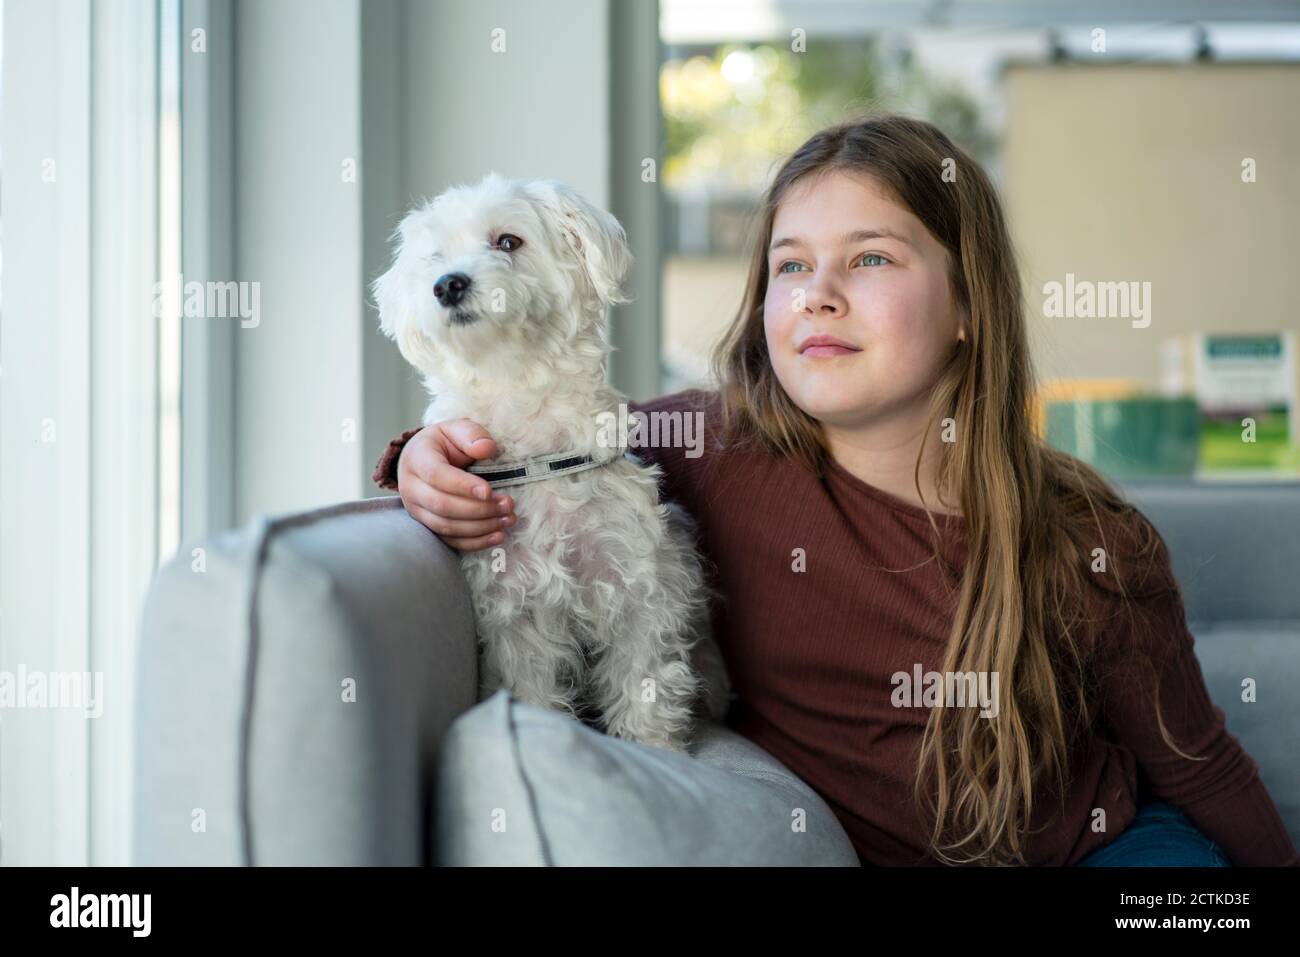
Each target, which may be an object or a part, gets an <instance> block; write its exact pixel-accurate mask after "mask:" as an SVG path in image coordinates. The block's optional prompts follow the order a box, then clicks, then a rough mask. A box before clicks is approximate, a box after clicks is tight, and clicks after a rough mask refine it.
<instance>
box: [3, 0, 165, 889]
mask: <svg viewBox="0 0 1300 957" xmlns="http://www.w3.org/2000/svg"><path fill="white" fill-rule="evenodd" d="M0 15H2V16H3V18H4V41H3V42H4V50H3V71H4V79H3V83H4V90H5V94H6V95H5V109H4V116H3V127H0V138H2V142H3V158H4V159H3V162H4V176H3V184H2V186H0V188H2V189H3V191H4V195H3V200H2V203H0V208H3V210H4V224H3V226H4V247H3V253H4V272H3V275H2V276H0V281H2V282H3V310H2V311H0V670H3V671H7V672H10V673H16V672H17V670H18V668H19V666H20V665H21V666H23V667H25V668H26V669H27V671H28V672H29V673H30V672H31V671H33V670H44V671H51V672H90V673H91V674H95V673H102V675H103V703H102V708H103V710H102V714H101V716H99V717H97V718H88V717H86V716H85V715H84V714H83V713H82V712H80V711H76V710H71V711H70V710H59V709H51V708H42V709H38V708H14V709H9V710H6V711H4V712H3V713H0V822H3V825H2V827H3V830H0V864H4V865H6V866H7V865H86V864H89V865H121V864H128V863H130V848H131V840H132V833H131V830H132V828H131V821H132V814H131V801H132V787H131V783H132V776H133V754H134V735H135V723H134V710H135V708H134V689H135V664H136V662H135V651H136V647H137V629H138V617H139V611H140V606H141V603H142V600H143V597H144V593H145V590H146V589H147V587H148V584H149V581H150V578H151V576H152V573H153V570H154V568H155V567H156V564H157V533H158V508H157V501H158V500H157V491H158V444H157V443H158V428H157V425H158V362H157V359H158V353H157V343H158V322H157V320H156V319H155V318H154V317H153V315H152V300H153V287H154V283H155V282H156V280H157V277H158V207H157V198H158V190H157V164H158V136H157V133H158V128H157V116H158V102H157V90H158V86H157V84H158V75H157V69H158V66H157V64H158V60H157V51H158V6H157V2H156V0H115V2H113V3H94V4H92V3H91V2H89V0H56V2H52V3H51V2H42V0H5V4H4V7H3V11H2V12H0ZM19 91H20V94H21V95H15V93H17V92H19ZM47 160H52V161H53V164H54V169H55V170H56V171H57V175H56V180H55V182H54V183H48V182H45V181H43V179H42V171H43V169H45V168H47V165H48V164H47V162H46V161H47ZM51 424H52V426H53V429H54V431H53V433H52V436H53V441H49V439H50V437H51V432H50V426H51Z"/></svg>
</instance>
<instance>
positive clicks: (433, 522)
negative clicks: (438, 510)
mask: <svg viewBox="0 0 1300 957" xmlns="http://www.w3.org/2000/svg"><path fill="white" fill-rule="evenodd" d="M411 514H412V516H413V517H414V518H415V519H417V520H418V521H419V522H420V523H421V524H423V525H424V526H425V527H426V528H428V529H429V530H430V531H431V532H434V533H435V534H436V535H437V536H438V537H439V538H441V539H442V540H443V541H444V542H446V543H447V544H448V545H450V546H451V547H452V548H454V549H456V550H458V551H462V552H476V551H479V550H480V549H484V548H491V547H492V546H493V545H500V544H501V543H502V542H503V541H505V537H504V536H505V532H504V531H503V530H501V529H499V528H498V529H497V530H495V531H492V532H490V533H489V534H486V535H469V536H463V535H444V534H443V533H442V532H439V531H438V529H439V527H442V526H444V525H445V524H446V523H445V522H443V521H442V520H441V519H439V518H438V516H436V515H434V514H433V513H432V512H430V511H429V510H428V509H425V508H420V507H419V506H418V505H413V506H411Z"/></svg>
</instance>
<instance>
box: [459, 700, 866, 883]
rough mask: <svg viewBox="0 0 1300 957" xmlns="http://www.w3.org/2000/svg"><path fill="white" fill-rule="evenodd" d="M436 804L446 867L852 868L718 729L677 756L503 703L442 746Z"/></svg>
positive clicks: (787, 778)
mask: <svg viewBox="0 0 1300 957" xmlns="http://www.w3.org/2000/svg"><path fill="white" fill-rule="evenodd" d="M437 803H438V847H439V851H440V853H439V857H438V863H440V864H446V865H469V864H472V865H547V864H550V865H555V866H621V865H648V866H682V865H685V866H695V865H710V866H744V865H776V866H780V865H793V866H799V865H830V866H850V867H852V866H857V865H858V858H857V854H856V853H855V851H854V849H853V846H852V844H851V843H850V842H849V839H848V836H847V835H846V834H845V833H844V830H843V828H842V827H841V826H840V823H839V822H838V821H837V820H836V819H835V816H834V814H833V813H832V812H831V810H830V808H828V807H827V806H826V804H825V802H823V801H822V799H821V798H820V797H818V796H817V794H816V792H815V791H813V790H812V789H811V788H810V787H808V786H807V785H806V784H804V783H803V782H802V781H801V780H799V778H798V777H796V776H795V775H794V774H793V773H792V772H791V771H789V770H788V769H787V768H786V767H785V766H784V765H782V764H781V763H780V762H778V761H777V760H776V759H775V758H773V757H771V756H770V755H768V754H767V753H766V752H764V751H763V750H762V749H761V748H759V747H758V746H756V745H754V744H752V743H751V742H749V741H748V740H746V739H745V738H743V737H741V736H740V735H738V734H737V733H735V732H734V731H731V730H730V729H728V728H727V727H726V726H724V725H721V724H714V723H709V724H705V725H703V726H702V727H701V729H700V731H699V733H698V735H697V737H696V739H695V741H694V742H693V745H692V753H691V754H681V753H677V752H672V751H665V750H663V749H661V748H653V747H649V746H646V745H641V744H636V743H633V742H630V741H624V740H621V739H618V738H612V737H609V736H607V735H605V734H603V733H601V732H600V731H598V730H596V729H594V728H591V727H589V726H587V725H585V724H583V723H581V722H579V721H576V720H574V719H572V718H571V717H568V716H567V715H564V714H560V713H558V712H552V711H547V710H544V709H542V708H538V707H535V706H533V705H530V704H524V703H523V702H520V701H519V700H518V699H516V698H514V697H513V696H512V695H511V694H510V693H509V692H508V691H505V690H499V691H497V692H495V693H494V694H492V695H491V696H490V697H488V698H487V699H486V700H485V701H483V702H481V703H480V704H478V705H477V706H475V707H474V708H472V709H470V710H469V711H468V712H466V713H465V714H463V715H461V716H460V717H459V718H458V719H457V720H456V722H455V723H454V724H453V725H452V726H451V729H450V730H449V731H448V732H447V737H446V739H445V740H444V742H443V750H442V754H441V758H440V773H439V775H438V790H437Z"/></svg>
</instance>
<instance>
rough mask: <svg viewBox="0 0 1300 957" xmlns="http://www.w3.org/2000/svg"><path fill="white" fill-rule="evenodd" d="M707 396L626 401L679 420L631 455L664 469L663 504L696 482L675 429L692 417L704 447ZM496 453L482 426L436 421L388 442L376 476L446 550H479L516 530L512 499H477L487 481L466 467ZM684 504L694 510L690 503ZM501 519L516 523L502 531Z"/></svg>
mask: <svg viewBox="0 0 1300 957" xmlns="http://www.w3.org/2000/svg"><path fill="white" fill-rule="evenodd" d="M709 397H710V394H709V393H705V392H701V391H698V390H690V391H687V392H678V393H674V394H673V395H668V396H663V397H661V398H658V399H651V400H649V401H648V402H629V403H628V414H629V416H630V415H631V414H632V413H634V412H641V413H644V414H646V415H647V416H649V415H653V414H654V413H659V414H660V416H661V418H663V419H667V418H669V417H673V416H675V418H673V422H672V423H667V422H665V423H664V428H663V429H658V428H657V429H655V430H654V432H653V433H652V435H653V436H654V438H655V439H656V440H657V441H653V442H652V443H651V444H646V445H642V446H638V447H635V448H634V449H633V450H632V451H634V452H635V454H636V455H637V456H638V457H639V458H641V459H642V460H643V461H644V462H646V463H647V464H650V465H656V466H658V467H659V469H660V481H661V492H662V493H663V496H664V497H665V498H669V499H677V498H678V495H679V494H683V496H684V497H686V498H693V496H689V495H685V493H687V492H689V490H690V489H689V487H690V484H691V483H690V482H689V480H688V479H687V477H686V474H685V473H687V472H688V471H689V472H692V473H693V472H694V470H693V469H687V468H685V467H684V465H683V462H684V461H686V460H688V459H689V457H690V455H691V454H692V452H691V450H690V449H688V448H686V447H685V445H684V444H683V442H682V441H681V439H682V435H681V433H680V430H678V429H675V428H673V427H670V426H675V425H677V424H680V423H681V422H682V421H683V420H684V417H686V416H691V425H692V428H691V429H690V430H688V432H687V433H686V436H685V438H686V439H687V440H689V441H690V442H691V443H692V444H699V443H702V441H703V436H702V435H697V434H696V432H698V431H700V430H699V429H698V428H695V426H698V425H700V424H701V423H702V422H703V421H705V420H707V419H708V418H710V416H709V415H707V414H706V413H705V411H704V404H705V402H706V401H707V399H708V398H709ZM696 413H698V415H696ZM708 424H709V425H711V424H712V423H711V422H710V423H708ZM665 437H666V438H667V440H668V441H666V442H665V441H663V440H664V438H665ZM493 454H495V444H494V443H492V442H491V436H489V435H488V434H487V432H485V431H484V430H483V428H482V427H481V426H479V425H477V424H475V423H472V422H469V421H468V420H464V419H459V420H455V422H450V423H448V422H444V423H438V424H436V425H431V426H427V427H424V428H413V429H408V430H407V431H405V432H403V433H402V434H401V435H399V436H398V437H396V438H395V439H393V440H392V441H391V442H389V443H388V446H387V448H385V449H384V451H383V453H382V454H381V455H380V457H379V461H378V462H377V463H376V464H375V470H374V474H373V475H372V476H371V478H372V479H373V481H374V482H375V484H377V485H378V486H379V487H380V488H386V489H394V490H396V491H397V492H398V493H399V494H400V495H401V498H402V504H403V505H404V506H405V508H406V510H407V511H408V512H409V513H410V514H411V517H412V518H414V519H416V521H418V522H420V523H421V524H423V525H425V526H426V527H427V528H429V529H430V530H431V531H433V532H434V533H435V534H437V535H439V536H440V537H441V538H442V539H443V541H445V542H447V544H449V545H451V546H452V547H454V548H458V549H461V550H465V551H475V550H478V549H482V548H488V547H490V546H492V545H495V544H498V543H499V542H500V541H502V537H501V536H503V535H504V534H508V530H509V528H510V527H511V525H512V524H513V514H514V499H513V497H511V496H510V495H508V494H496V495H492V496H489V497H488V498H486V499H485V498H481V497H479V498H476V497H475V494H474V493H475V491H478V492H480V493H481V492H483V491H484V490H485V487H486V485H487V483H486V482H485V481H484V480H483V479H481V478H478V477H476V476H473V475H472V474H471V473H469V472H467V471H465V469H464V466H466V465H468V464H470V463H471V462H472V461H474V460H476V459H478V460H481V459H484V458H487V457H490V456H491V455H493ZM506 491H507V492H508V490H506ZM498 502H504V503H505V504H506V510H505V512H503V513H501V512H498ZM683 504H684V505H686V506H687V507H688V509H689V508H691V507H692V504H693V503H692V502H690V501H683ZM502 518H509V519H511V521H510V522H509V523H507V524H506V525H505V526H504V527H502V526H501V525H500V522H501V519H502Z"/></svg>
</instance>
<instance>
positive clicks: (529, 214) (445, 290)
mask: <svg viewBox="0 0 1300 957" xmlns="http://www.w3.org/2000/svg"><path fill="white" fill-rule="evenodd" d="M394 240H395V242H396V243H397V248H396V255H395V257H394V261H393V264H392V267H391V268H390V269H389V270H388V272H386V273H385V274H384V275H383V276H381V277H380V278H379V279H377V280H376V281H375V283H374V286H373V291H374V296H375V301H376V303H377V305H378V307H379V312H380V324H381V328H382V329H383V331H384V332H385V333H386V334H387V335H388V336H390V337H391V338H393V339H395V340H396V341H397V344H398V346H399V348H400V349H401V352H402V355H403V356H404V357H405V358H406V359H407V361H409V362H410V363H411V364H412V365H414V366H415V367H416V368H417V369H418V370H419V371H420V372H421V373H423V374H424V379H425V386H426V388H427V389H428V391H429V393H430V395H431V396H432V397H433V401H432V403H431V404H430V406H429V408H428V410H427V412H426V413H425V417H424V421H425V424H426V425H427V424H432V423H435V422H440V421H444V420H446V419H454V418H461V417H464V418H468V419H472V420H473V421H475V422H478V423H479V424H481V425H482V426H483V427H484V428H486V429H487V431H488V434H489V435H491V436H492V438H493V439H494V440H495V441H496V443H497V448H498V455H497V456H496V457H495V458H494V459H492V460H490V461H489V462H480V463H477V464H476V465H475V466H473V467H472V468H471V470H472V471H476V472H482V473H483V476H484V477H485V478H488V479H489V480H491V481H492V483H493V485H494V487H505V486H501V485H500V484H499V483H500V481H502V480H503V479H502V478H501V476H505V479H509V478H511V477H512V476H517V475H519V474H521V472H523V473H526V474H528V475H529V476H533V475H536V474H543V475H549V477H544V478H541V479H540V480H527V481H526V482H525V483H524V484H515V485H511V486H509V487H510V491H511V493H512V494H513V495H514V496H515V499H516V509H515V511H516V515H517V516H518V522H517V524H516V525H515V527H514V528H513V529H512V530H510V531H509V532H508V533H507V537H506V541H505V543H504V544H503V545H501V546H498V547H495V548H489V549H483V550H480V551H476V552H466V553H462V556H461V562H462V565H463V567H464V570H465V573H466V579H467V581H468V583H469V587H470V590H471V592H472V594H473V600H474V610H475V615H476V618H477V627H478V634H479V642H480V649H481V655H480V675H481V681H480V691H479V693H480V697H486V696H487V695H488V694H490V693H492V692H493V691H494V690H496V689H497V688H499V687H504V688H507V689H508V690H510V691H511V693H512V694H514V695H515V696H516V697H517V698H519V699H520V700H522V701H526V702H529V703H531V704H535V705H538V706H541V707H545V708H551V709H558V710H564V711H567V712H569V713H570V714H571V715H573V716H574V717H575V718H582V717H583V714H584V712H585V710H586V708H587V706H588V705H590V706H593V707H594V708H595V709H596V711H597V712H598V713H599V716H600V718H601V722H602V724H603V726H604V730H605V731H606V732H607V733H608V734H611V735H614V736H616V737H621V738H626V739H628V740H632V741H637V742H640V743H642V744H647V745H653V746H657V747H661V748H667V749H670V750H675V751H685V750H687V749H688V742H689V741H690V739H691V734H692V729H693V726H694V720H695V719H696V718H700V717H704V716H705V715H707V716H708V717H709V718H711V719H713V720H719V719H720V718H721V717H722V715H723V714H724V712H725V709H726V705H727V699H728V696H729V683H728V682H727V679H726V673H725V670H724V669H723V667H722V663H721V657H720V656H719V655H718V652H717V647H716V645H715V644H714V643H713V640H712V638H711V637H710V636H709V634H708V601H709V597H710V595H711V592H710V590H709V589H708V588H707V586H706V582H705V578H704V576H703V568H702V564H701V560H700V558H699V556H698V555H697V553H696V551H695V549H694V543H693V539H694V525H693V523H692V522H691V520H690V518H689V516H688V515H687V514H686V513H685V512H684V511H683V510H682V509H680V508H679V507H678V506H676V505H672V504H667V503H661V502H660V501H659V495H658V478H659V476H660V470H659V468H658V466H647V465H645V464H642V463H641V462H640V461H638V460H635V459H634V458H632V457H631V456H625V454H624V453H625V452H626V451H627V450H626V448H625V447H620V446H626V443H627V438H628V437H627V434H626V429H624V432H623V434H621V435H619V436H618V437H617V441H616V442H611V441H609V428H608V427H609V422H610V417H613V418H614V419H616V420H621V421H623V422H624V423H626V421H627V418H628V417H627V416H626V415H623V416H619V415H618V411H619V405H620V403H622V402H626V399H625V397H624V396H622V395H621V394H620V393H619V392H617V391H616V390H614V389H612V388H610V386H609V385H607V384H606V381H605V367H606V362H607V357H608V354H609V349H610V347H609V339H608V331H607V320H606V315H605V313H606V307H608V306H609V305H611V304H613V303H619V302H627V301H628V300H627V299H626V298H624V297H623V296H622V294H621V292H620V285H621V283H622V280H623V277H624V274H625V273H626V271H627V269H628V267H629V266H630V265H631V255H630V253H629V251H628V247H627V241H626V237H625V235H624V231H623V228H622V226H620V225H619V223H618V221H617V220H616V219H615V218H614V217H613V216H611V215H610V214H609V213H607V212H605V211H604V210H601V209H598V208H596V207H594V206H592V205H591V204H589V203H588V202H586V201H585V200H584V199H583V198H582V197H581V196H580V195H578V194H577V193H576V192H574V191H573V190H572V189H570V188H568V187H566V186H564V185H563V184H560V183H557V182H553V181H549V180H511V179H506V178H503V177H501V176H498V175H496V174H495V173H493V174H489V175H488V176H486V177H485V178H484V179H483V180H482V181H481V182H479V183H478V184H476V185H461V186H455V187H452V188H451V189H448V190H447V191H446V192H444V193H443V194H442V195H440V196H438V197H437V198H436V199H434V200H433V201H432V202H429V203H428V204H426V205H425V206H423V207H422V208H419V209H416V210H414V211H413V212H411V213H410V214H409V215H407V216H406V218H405V219H404V220H403V221H402V223H401V226H400V227H399V228H398V231H397V233H395V234H394ZM588 456H589V457H590V461H589V462H588V461H584V459H585V457H588ZM552 462H555V463H558V464H557V468H556V470H555V471H554V474H552V473H550V472H548V471H547V470H548V469H550V468H551V463H552ZM539 470H540V473H539ZM494 474H495V475H496V476H497V477H496V478H493V475H494ZM697 669H703V672H704V673H703V677H701V670H697Z"/></svg>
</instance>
